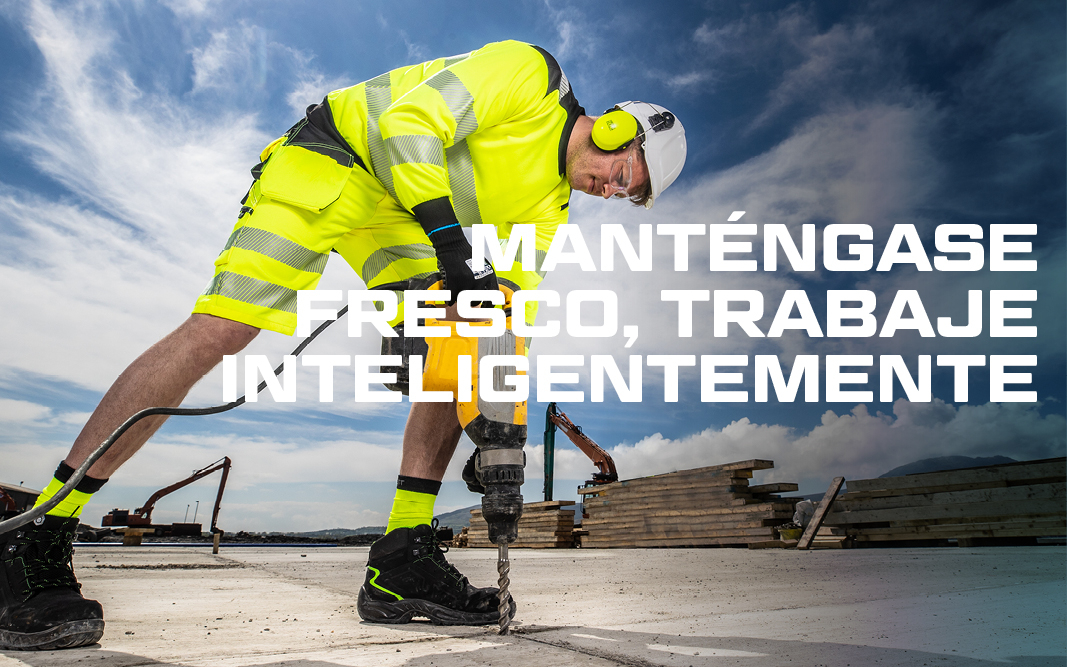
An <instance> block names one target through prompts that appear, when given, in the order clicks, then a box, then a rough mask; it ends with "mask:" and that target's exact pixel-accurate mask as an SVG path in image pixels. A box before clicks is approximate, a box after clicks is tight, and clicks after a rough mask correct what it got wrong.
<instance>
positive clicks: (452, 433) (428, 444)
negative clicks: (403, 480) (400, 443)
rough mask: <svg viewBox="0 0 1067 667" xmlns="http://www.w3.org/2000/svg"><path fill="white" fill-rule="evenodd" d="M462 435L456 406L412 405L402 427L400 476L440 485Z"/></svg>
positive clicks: (440, 404) (441, 404)
mask: <svg viewBox="0 0 1067 667" xmlns="http://www.w3.org/2000/svg"><path fill="white" fill-rule="evenodd" d="M462 433H463V429H462V428H460V426H459V418H458V417H457V416H456V404H455V403H413V404H412V405H411V413H410V414H408V421H407V425H406V426H405V427H404V454H403V457H402V458H401V460H400V474H401V475H404V476H405V477H418V478H420V479H432V480H435V481H438V482H439V481H441V478H442V477H444V476H445V469H446V468H448V462H449V461H451V460H452V455H453V454H454V453H455V451H456V445H458V444H459V436H460V435H461V434H462Z"/></svg>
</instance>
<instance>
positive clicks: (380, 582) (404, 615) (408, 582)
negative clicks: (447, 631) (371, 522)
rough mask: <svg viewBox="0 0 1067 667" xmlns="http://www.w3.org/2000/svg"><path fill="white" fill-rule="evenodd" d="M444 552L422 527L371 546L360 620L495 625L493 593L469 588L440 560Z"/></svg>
mask: <svg viewBox="0 0 1067 667" xmlns="http://www.w3.org/2000/svg"><path fill="white" fill-rule="evenodd" d="M447 550H448V548H447V547H445V546H444V545H442V544H441V542H440V541H439V540H438V539H437V531H436V530H435V529H434V528H432V527H430V526H428V525H426V524H423V525H421V526H416V527H415V528H397V529H395V530H393V531H392V532H390V533H389V534H388V535H386V536H385V537H382V538H381V539H380V540H378V541H377V542H375V543H374V544H372V545H371V548H370V558H369V560H368V561H367V580H366V582H365V583H364V584H363V587H362V588H360V589H359V601H358V603H357V605H356V609H357V611H359V617H360V618H362V619H363V620H364V621H369V622H371V623H407V622H408V621H410V620H411V619H412V618H413V617H415V616H420V617H424V618H428V619H430V621H431V622H433V623H436V624H440V625H485V624H489V623H497V622H498V621H499V620H500V612H499V611H498V608H497V605H498V602H497V589H496V588H475V587H474V586H472V585H470V584H469V583H468V582H467V577H465V576H463V575H462V574H460V573H459V570H457V569H456V568H455V567H454V566H453V565H452V564H451V563H449V562H448V561H447V560H445V552H446V551H447ZM510 615H511V616H514V615H515V601H514V600H512V601H511V614H510Z"/></svg>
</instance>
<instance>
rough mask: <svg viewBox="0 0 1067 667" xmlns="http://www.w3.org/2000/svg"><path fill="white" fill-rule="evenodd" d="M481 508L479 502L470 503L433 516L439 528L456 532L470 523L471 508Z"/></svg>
mask: <svg viewBox="0 0 1067 667" xmlns="http://www.w3.org/2000/svg"><path fill="white" fill-rule="evenodd" d="M481 508H482V506H481V504H478V505H471V506H470V507H464V508H463V509H461V510H455V511H453V512H446V513H444V514H438V515H437V516H436V517H434V518H436V519H437V520H438V521H440V522H441V528H451V529H452V530H454V531H456V532H457V533H458V532H459V531H460V529H461V528H466V527H467V526H470V525H471V510H480V509H481ZM382 532H385V531H382Z"/></svg>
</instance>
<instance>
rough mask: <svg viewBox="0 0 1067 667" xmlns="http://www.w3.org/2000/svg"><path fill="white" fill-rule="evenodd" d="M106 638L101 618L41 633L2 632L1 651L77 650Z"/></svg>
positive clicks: (0, 636) (0, 634)
mask: <svg viewBox="0 0 1067 667" xmlns="http://www.w3.org/2000/svg"><path fill="white" fill-rule="evenodd" d="M103 636H104V620H103V619H101V618H94V619H88V620H83V621H69V622H67V623H62V624H60V625H57V626H56V627H54V628H49V629H48V630H42V631H41V632H12V631H10V630H0V649H6V650H12V651H52V650H55V649H64V648H77V647H79V646H88V645H89V644H95V643H96V642H98V641H100V638H101V637H103Z"/></svg>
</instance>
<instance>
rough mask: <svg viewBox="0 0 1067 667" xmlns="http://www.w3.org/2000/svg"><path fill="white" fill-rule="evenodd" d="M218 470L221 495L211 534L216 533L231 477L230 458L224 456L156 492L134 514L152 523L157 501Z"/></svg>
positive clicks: (218, 498) (217, 501)
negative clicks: (223, 496)
mask: <svg viewBox="0 0 1067 667" xmlns="http://www.w3.org/2000/svg"><path fill="white" fill-rule="evenodd" d="M216 470H222V479H221V480H220V481H219V493H218V495H217V496H216V497H215V510H214V512H212V514H211V532H213V533H214V532H215V531H216V528H215V525H216V524H217V523H218V520H219V506H220V505H222V492H223V490H224V489H225V488H226V478H227V477H229V475H230V457H228V456H223V457H222V458H221V459H219V460H218V461H215V462H214V463H212V464H211V465H209V466H207V467H206V468H201V469H200V470H197V471H196V472H194V473H193V474H192V475H190V476H188V477H186V478H185V479H183V480H182V481H180V482H175V483H174V484H171V485H170V486H165V487H163V488H162V489H160V490H159V491H156V492H155V493H153V494H152V496H151V497H150V498H149V499H148V500H147V501H145V504H144V505H143V506H142V507H138V508H137V509H136V510H134V514H136V515H137V516H138V517H139V518H140V520H141V521H143V522H144V523H146V524H147V523H151V522H152V509H153V508H154V507H155V505H156V501H158V500H159V499H160V498H162V497H163V496H166V495H170V494H171V493H174V492H175V491H177V490H178V489H180V488H182V487H185V486H188V485H190V484H192V483H193V482H195V481H196V480H198V479H201V478H203V477H207V476H208V475H210V474H211V473H213V472H215V471H216Z"/></svg>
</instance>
